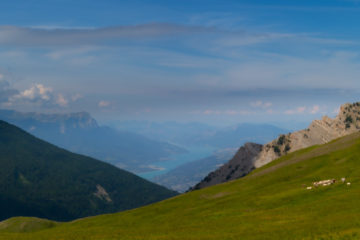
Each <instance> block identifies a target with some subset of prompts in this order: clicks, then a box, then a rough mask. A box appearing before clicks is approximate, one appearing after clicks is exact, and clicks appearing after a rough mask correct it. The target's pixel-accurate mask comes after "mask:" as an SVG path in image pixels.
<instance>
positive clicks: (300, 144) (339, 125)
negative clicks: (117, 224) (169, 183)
mask: <svg viewBox="0 0 360 240" xmlns="http://www.w3.org/2000/svg"><path fill="white" fill-rule="evenodd" d="M359 130H360V102H357V103H352V104H351V103H346V104H344V105H342V106H341V107H340V110H339V113H338V115H337V116H336V117H335V118H329V117H328V116H324V117H323V118H322V119H321V120H314V121H313V122H312V123H311V124H310V126H309V127H308V128H307V129H303V130H300V131H296V132H293V133H288V134H282V135H280V136H279V137H278V138H276V139H274V140H273V141H271V142H269V143H267V144H265V145H263V146H261V145H259V146H257V145H256V144H254V143H246V144H245V145H244V146H243V147H241V148H240V149H239V151H238V152H237V153H236V154H235V156H234V157H233V159H231V160H230V161H229V162H228V163H227V164H225V165H223V166H222V167H220V168H219V169H217V170H216V171H214V172H211V173H210V174H209V175H208V176H207V177H205V178H204V179H203V180H202V181H201V182H200V183H198V184H197V185H195V186H194V187H193V188H192V190H196V189H201V188H204V187H208V186H212V185H215V184H219V183H223V182H227V181H230V180H234V179H236V178H239V177H242V176H245V175H247V174H248V173H250V172H251V171H252V170H253V169H255V168H259V167H261V166H264V165H266V164H268V163H270V162H272V161H273V160H275V159H277V158H279V157H281V156H283V155H286V154H288V153H291V152H294V151H297V150H300V149H303V148H306V147H310V146H314V145H320V144H325V143H328V142H330V141H332V140H334V139H336V138H339V137H343V136H346V135H349V134H352V133H354V132H358V131H359ZM260 146H261V147H260ZM250 149H256V150H258V151H254V152H253V151H250ZM254 153H255V154H256V155H255V156H254Z"/></svg>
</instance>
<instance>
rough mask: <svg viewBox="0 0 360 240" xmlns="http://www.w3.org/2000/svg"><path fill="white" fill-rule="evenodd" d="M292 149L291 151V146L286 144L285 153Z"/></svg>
mask: <svg viewBox="0 0 360 240" xmlns="http://www.w3.org/2000/svg"><path fill="white" fill-rule="evenodd" d="M290 149H291V147H290V145H289V144H286V146H285V152H288V151H290Z"/></svg>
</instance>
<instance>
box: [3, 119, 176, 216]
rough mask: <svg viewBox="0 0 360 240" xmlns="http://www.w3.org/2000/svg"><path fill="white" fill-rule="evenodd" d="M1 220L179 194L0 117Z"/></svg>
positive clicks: (112, 208)
mask: <svg viewBox="0 0 360 240" xmlns="http://www.w3.org/2000/svg"><path fill="white" fill-rule="evenodd" d="M0 166H1V168H0V219H6V218H9V217H14V216H35V217H41V218H47V219H52V220H59V221H66V220H73V219H77V218H81V217H87V216H92V215H98V214H104V213H112V212H117V211H122V210H126V209H131V208H136V207H139V206H143V205H146V204H150V203H153V202H156V201H160V200H163V199H166V198H169V197H172V196H175V195H176V192H174V191H170V190H168V189H166V188H164V187H161V186H159V185H156V184H154V183H151V182H148V181H146V180H144V179H142V178H140V177H138V176H136V175H134V174H132V173H130V172H127V171H124V170H121V169H119V168H117V167H115V166H112V165H110V164H108V163H104V162H101V161H98V160H95V159H93V158H90V157H86V156H83V155H79V154H74V153H71V152H69V151H66V150H64V149H61V148H58V147H56V146H54V145H52V144H50V143H47V142H45V141H43V140H40V139H38V138H36V137H34V136H32V135H30V134H28V133H26V132H25V131H23V130H21V129H20V128H17V127H15V126H14V125H11V124H8V123H6V122H4V121H0Z"/></svg>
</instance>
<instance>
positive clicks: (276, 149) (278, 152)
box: [273, 146, 280, 154]
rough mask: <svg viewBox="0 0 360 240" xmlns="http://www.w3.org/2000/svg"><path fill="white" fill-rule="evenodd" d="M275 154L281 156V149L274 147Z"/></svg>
mask: <svg viewBox="0 0 360 240" xmlns="http://www.w3.org/2000/svg"><path fill="white" fill-rule="evenodd" d="M273 149H274V152H275V153H277V154H280V148H279V147H278V146H273Z"/></svg>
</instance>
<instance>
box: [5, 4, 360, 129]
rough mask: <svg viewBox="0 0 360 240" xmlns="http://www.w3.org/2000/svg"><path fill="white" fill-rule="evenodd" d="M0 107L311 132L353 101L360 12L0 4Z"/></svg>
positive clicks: (301, 7)
mask: <svg viewBox="0 0 360 240" xmlns="http://www.w3.org/2000/svg"><path fill="white" fill-rule="evenodd" d="M0 8H1V9H5V10H6V11H3V13H2V14H1V15H0V106H1V107H2V108H9V109H17V110H21V111H41V112H69V111H88V112H90V113H92V114H93V115H94V116H95V117H96V118H98V119H100V120H101V121H103V122H111V121H116V120H132V119H134V120H153V121H167V120H178V121H200V122H207V123H212V124H219V125H229V124H234V123H239V122H249V121H255V122H277V123H281V122H289V121H290V122H291V121H300V122H301V121H304V122H305V121H310V120H311V119H314V118H318V117H320V116H321V115H324V114H327V115H331V116H333V115H334V114H335V113H336V109H337V108H338V106H339V105H340V104H342V103H345V102H352V101H359V91H360V82H359V79H358V77H359V76H360V61H359V60H360V58H359V56H360V55H359V53H360V41H359V40H360V32H359V31H358V25H359V23H360V1H356V0H353V1H351V0H333V1H330V0H327V1H325V0H319V1H306V0H302V1H265V0H263V1H254V0H253V1H224V0H223V1H219V0H218V1H215V0H207V1H205V0H192V1H186V0H185V1H172V0H167V1H150V0H148V1H110V0H108V1H106V0H104V1H90V0H87V1H85V0H77V1H68V0H53V1H49V0H48V1H43V0H37V1H35V0H26V1H25V0H23V1H21V0H19V1H6V0H5V1H1V3H0Z"/></svg>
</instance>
